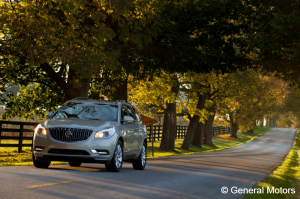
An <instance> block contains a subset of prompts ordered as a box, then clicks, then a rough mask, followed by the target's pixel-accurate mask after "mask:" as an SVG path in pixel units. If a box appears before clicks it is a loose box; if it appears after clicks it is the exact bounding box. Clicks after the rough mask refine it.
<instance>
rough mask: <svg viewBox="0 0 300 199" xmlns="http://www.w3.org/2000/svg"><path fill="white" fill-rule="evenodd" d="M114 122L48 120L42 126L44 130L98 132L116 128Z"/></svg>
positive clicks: (71, 119) (74, 119) (70, 119)
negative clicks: (62, 129) (87, 130)
mask: <svg viewBox="0 0 300 199" xmlns="http://www.w3.org/2000/svg"><path fill="white" fill-rule="evenodd" d="M116 125H117V122H115V121H101V120H89V119H76V118H69V119H54V118H52V119H49V120H47V121H45V122H44V124H43V125H42V126H43V127H44V128H55V127H61V128H79V129H90V130H93V131H95V130H100V129H103V128H107V127H112V126H116Z"/></svg>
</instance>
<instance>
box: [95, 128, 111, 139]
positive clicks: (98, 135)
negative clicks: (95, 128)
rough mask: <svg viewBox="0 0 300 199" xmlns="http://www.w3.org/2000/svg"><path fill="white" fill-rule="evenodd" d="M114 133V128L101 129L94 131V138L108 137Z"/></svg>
mask: <svg viewBox="0 0 300 199" xmlns="http://www.w3.org/2000/svg"><path fill="white" fill-rule="evenodd" d="M114 134H115V128H111V129H103V130H101V131H99V132H97V133H96V135H95V138H110V137H111V136H113V135H114Z"/></svg>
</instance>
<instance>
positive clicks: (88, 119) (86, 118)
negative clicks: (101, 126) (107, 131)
mask: <svg viewBox="0 0 300 199" xmlns="http://www.w3.org/2000/svg"><path fill="white" fill-rule="evenodd" d="M85 119H87V120H101V119H97V118H85Z"/></svg>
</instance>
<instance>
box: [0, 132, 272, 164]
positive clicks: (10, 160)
mask: <svg viewBox="0 0 300 199" xmlns="http://www.w3.org/2000/svg"><path fill="white" fill-rule="evenodd" d="M269 129H270V128H268V127H257V128H256V129H255V134H254V135H253V134H249V133H246V132H244V131H241V132H239V133H238V139H235V138H230V137H229V135H219V136H218V137H214V138H213V143H214V144H215V145H216V147H212V146H207V145H203V148H198V147H194V146H191V147H190V150H184V149H182V148H180V147H181V144H182V142H183V139H178V140H176V143H175V145H176V149H175V151H172V152H164V151H160V150H159V145H160V142H159V141H157V142H154V148H153V149H154V157H166V156H173V155H183V154H193V153H203V152H210V151H216V150H221V149H227V148H231V147H235V146H238V145H240V144H243V143H245V142H248V141H251V140H253V139H255V138H257V137H258V136H261V135H262V134H263V133H264V132H266V131H268V130H269ZM2 143H4V142H3V141H2ZM6 143H7V142H6ZM9 143H10V144H16V143H15V142H13V141H12V142H9ZM24 143H25V142H24ZM23 151H24V152H23V153H17V148H9V147H7V148H5V147H0V166H11V165H32V158H31V148H30V147H24V148H23ZM147 155H148V158H153V156H152V146H151V143H149V144H148V154H147ZM51 164H65V162H52V163H51Z"/></svg>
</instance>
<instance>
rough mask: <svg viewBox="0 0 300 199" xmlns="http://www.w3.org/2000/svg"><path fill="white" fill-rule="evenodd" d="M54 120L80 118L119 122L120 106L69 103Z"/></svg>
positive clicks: (61, 108)
mask: <svg viewBox="0 0 300 199" xmlns="http://www.w3.org/2000/svg"><path fill="white" fill-rule="evenodd" d="M52 118H78V119H92V120H103V121H117V118H118V106H117V105H107V104H84V103H72V102H68V103H66V104H64V105H63V106H62V107H60V108H59V109H58V110H57V112H56V113H55V115H54V116H53V117H52Z"/></svg>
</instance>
